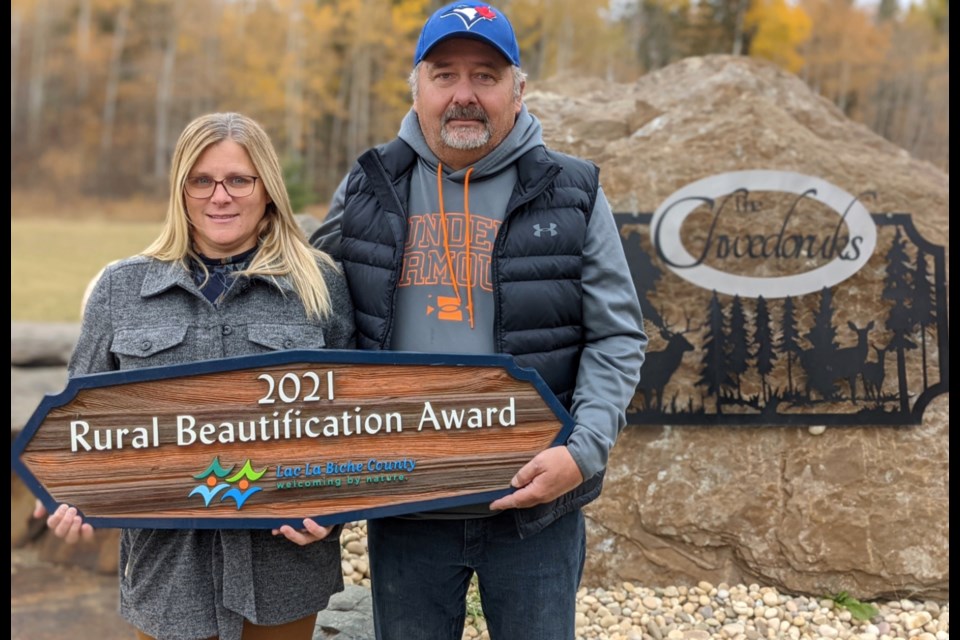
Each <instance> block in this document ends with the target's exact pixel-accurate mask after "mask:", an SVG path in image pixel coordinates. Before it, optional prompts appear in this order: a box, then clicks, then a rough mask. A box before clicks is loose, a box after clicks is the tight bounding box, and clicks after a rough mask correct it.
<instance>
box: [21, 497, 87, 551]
mask: <svg viewBox="0 0 960 640" xmlns="http://www.w3.org/2000/svg"><path fill="white" fill-rule="evenodd" d="M45 515H47V509H46V507H44V506H43V503H42V502H40V501H39V500H37V504H36V506H35V507H34V508H33V517H34V518H42V517H43V516H45ZM47 527H49V528H50V530H51V531H53V535H55V536H57V537H58V538H63V540H64V542H66V543H67V544H75V543H77V542H79V541H80V540H81V539H83V540H93V527H92V526H91V525H89V524H87V523H85V522H84V521H83V518H82V517H81V516H80V514H79V513H77V509H76V507H71V506H69V505H67V504H61V505H60V506H59V507H57V510H56V511H54V512H53V513H52V514H50V517H48V518H47Z"/></svg>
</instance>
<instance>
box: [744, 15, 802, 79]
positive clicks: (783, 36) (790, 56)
mask: <svg viewBox="0 0 960 640" xmlns="http://www.w3.org/2000/svg"><path fill="white" fill-rule="evenodd" d="M744 26H745V28H746V29H747V30H748V32H751V33H752V34H753V37H752V40H751V41H750V55H752V56H756V57H758V58H764V59H766V60H770V61H772V62H774V63H775V64H777V65H779V66H781V67H783V68H784V69H786V70H787V71H790V72H792V73H797V72H798V71H800V69H801V67H803V59H802V58H801V56H800V53H799V48H800V46H801V45H802V44H803V43H804V42H806V41H807V39H808V38H809V37H810V31H811V27H812V23H811V21H810V17H809V16H808V15H807V14H806V12H805V11H804V10H803V8H802V7H798V6H792V5H789V4H787V2H786V1H785V0H753V2H752V3H751V4H750V9H749V10H748V11H747V14H746V16H745V17H744Z"/></svg>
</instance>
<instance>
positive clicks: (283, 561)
mask: <svg viewBox="0 0 960 640" xmlns="http://www.w3.org/2000/svg"><path fill="white" fill-rule="evenodd" d="M322 272H323V275H324V278H325V280H326V283H327V286H328V287H329V290H330V296H331V300H332V302H333V309H334V312H333V314H332V315H331V316H330V317H329V318H327V319H325V320H323V321H317V320H313V319H310V318H308V317H307V315H306V313H305V311H304V308H303V305H302V304H301V303H300V301H299V298H298V297H297V295H296V293H295V291H294V289H293V287H292V286H291V283H290V282H289V281H288V280H287V279H285V278H261V277H254V278H252V279H247V278H241V279H238V280H237V281H236V282H234V283H233V284H232V285H231V287H230V289H229V290H228V291H227V292H226V294H224V296H223V297H222V298H221V300H220V302H219V306H214V305H213V304H212V303H211V302H210V301H209V300H207V298H205V297H204V295H203V294H202V293H201V292H200V291H199V289H198V288H197V286H196V284H194V282H193V279H192V277H191V275H190V274H189V273H188V272H187V271H186V270H185V269H184V268H183V267H182V266H181V265H179V264H170V263H164V262H159V261H157V260H154V259H152V258H145V257H141V256H138V257H134V258H129V259H126V260H122V261H120V262H117V263H115V264H113V265H110V266H109V267H107V268H106V269H105V270H104V272H103V275H102V276H101V277H100V279H99V280H98V281H97V283H96V285H95V286H94V288H93V290H92V292H91V294H90V297H89V299H88V302H87V306H86V310H85V313H84V319H83V322H82V326H81V331H80V338H79V340H78V343H77V346H76V349H75V350H74V353H73V355H72V357H71V359H70V362H69V365H68V370H69V375H70V376H71V377H72V376H79V375H84V374H90V373H97V372H103V371H114V370H120V369H135V368H140V367H148V366H158V365H171V364H181V363H185V362H194V361H198V360H208V359H215V358H224V357H232V356H245V355H252V354H257V353H265V352H268V351H275V350H280V349H321V348H331V349H350V348H353V347H354V346H355V336H354V325H353V308H352V305H351V302H350V296H349V294H348V291H347V287H346V283H345V281H344V278H343V276H342V275H341V274H340V273H339V272H338V271H336V270H334V269H332V268H330V267H327V266H323V267H322ZM106 464H109V461H107V462H106ZM339 532H340V528H339V527H338V528H337V529H336V530H335V531H334V533H332V534H331V535H330V536H328V537H327V538H326V539H325V540H323V541H321V542H317V543H314V544H311V545H307V546H305V547H300V546H298V545H296V544H294V543H293V542H290V541H289V540H287V539H285V538H283V537H282V536H273V535H272V534H271V532H270V531H268V530H267V531H265V530H224V529H218V530H167V529H124V530H123V532H122V535H121V540H120V613H121V615H122V616H123V617H124V618H126V619H127V620H128V621H129V622H130V623H131V624H133V625H134V626H135V627H137V628H138V629H140V630H142V631H144V632H145V633H147V634H149V635H151V636H153V637H165V638H188V637H194V638H207V637H212V636H218V637H220V638H221V639H223V640H239V639H240V636H241V631H242V626H243V620H244V619H248V620H250V621H251V622H254V623H257V624H264V625H276V624H283V623H285V622H290V621H292V620H296V619H299V618H302V617H304V616H307V615H310V614H312V613H316V612H317V611H319V610H321V609H323V608H325V607H326V606H327V602H328V600H329V598H330V596H331V595H332V594H334V593H336V592H338V591H341V590H343V575H342V570H341V567H340V544H339Z"/></svg>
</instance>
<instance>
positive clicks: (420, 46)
mask: <svg viewBox="0 0 960 640" xmlns="http://www.w3.org/2000/svg"><path fill="white" fill-rule="evenodd" d="M448 38H474V39H476V40H480V41H482V42H486V43H487V44H489V45H490V46H492V47H493V48H495V49H496V50H497V51H499V52H500V53H502V54H503V56H504V57H505V58H506V59H507V60H509V61H510V62H511V63H512V64H515V65H516V66H518V67H519V66H520V45H518V44H517V37H516V36H515V35H514V34H513V27H512V26H511V25H510V21H509V20H507V16H505V15H503V14H502V13H501V12H500V11H499V10H498V9H494V8H493V7H491V6H490V5H489V4H486V3H483V2H471V1H469V0H467V1H466V2H453V3H451V4H448V5H447V6H445V7H443V8H442V9H438V10H437V11H436V12H435V13H434V14H433V15H432V16H430V18H429V19H428V20H427V21H426V23H425V24H424V25H423V30H422V31H421V32H420V40H419V41H418V42H417V51H416V53H414V55H413V66H417V65H418V64H420V61H421V60H423V59H424V57H425V56H426V55H427V54H428V53H429V52H430V50H431V49H433V48H434V47H435V46H436V45H438V44H440V43H441V42H443V41H444V40H446V39H448Z"/></svg>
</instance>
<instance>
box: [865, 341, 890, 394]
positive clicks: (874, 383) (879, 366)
mask: <svg viewBox="0 0 960 640" xmlns="http://www.w3.org/2000/svg"><path fill="white" fill-rule="evenodd" d="M870 346H871V347H873V350H874V351H876V352H877V361H876V362H874V361H872V360H869V361H867V362H864V363H863V370H862V371H860V378H861V379H862V380H863V395H864V396H866V397H868V398H871V399H873V400H880V397H881V396H882V395H883V379H884V377H886V373H887V372H886V359H887V350H888V349H889V348H890V347H889V346H886V347H883V348H880V347H878V346H876V345H870Z"/></svg>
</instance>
